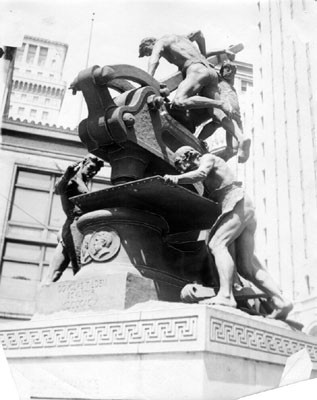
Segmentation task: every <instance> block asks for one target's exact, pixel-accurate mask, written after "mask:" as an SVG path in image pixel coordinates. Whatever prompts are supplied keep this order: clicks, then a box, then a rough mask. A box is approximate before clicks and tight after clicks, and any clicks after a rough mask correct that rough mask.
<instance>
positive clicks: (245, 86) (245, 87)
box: [241, 81, 248, 92]
mask: <svg viewBox="0 0 317 400" xmlns="http://www.w3.org/2000/svg"><path fill="white" fill-rule="evenodd" d="M247 88H248V84H247V82H246V81H241V91H242V92H246V91H247Z"/></svg>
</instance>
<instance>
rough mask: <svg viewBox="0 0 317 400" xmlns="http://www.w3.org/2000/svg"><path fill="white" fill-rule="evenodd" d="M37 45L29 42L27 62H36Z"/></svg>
mask: <svg viewBox="0 0 317 400" xmlns="http://www.w3.org/2000/svg"><path fill="white" fill-rule="evenodd" d="M36 49H37V46H35V45H33V44H29V48H28V52H27V55H26V62H27V63H28V64H33V63H34V58H35V53H36Z"/></svg>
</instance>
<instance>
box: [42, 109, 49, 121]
mask: <svg viewBox="0 0 317 400" xmlns="http://www.w3.org/2000/svg"><path fill="white" fill-rule="evenodd" d="M42 120H43V121H47V120H48V112H47V111H43V112H42Z"/></svg>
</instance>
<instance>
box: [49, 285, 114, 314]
mask: <svg viewBox="0 0 317 400" xmlns="http://www.w3.org/2000/svg"><path fill="white" fill-rule="evenodd" d="M106 286H107V279H104V278H103V279H90V280H86V281H82V282H74V283H69V282H67V283H62V282H61V283H60V284H59V286H58V290H57V291H58V294H59V295H60V298H61V299H62V302H61V307H62V309H63V310H70V311H80V310H87V309H90V308H92V307H94V306H95V305H96V304H97V302H98V290H100V289H102V288H105V287H106Z"/></svg>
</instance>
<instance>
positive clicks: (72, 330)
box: [0, 316, 198, 350]
mask: <svg viewBox="0 0 317 400" xmlns="http://www.w3.org/2000/svg"><path fill="white" fill-rule="evenodd" d="M197 319H198V318H197V317H196V316H193V317H182V318H168V319H158V320H143V321H128V322H125V321H124V322H122V321H121V322H109V323H99V324H83V325H77V326H55V327H54V326H53V327H47V328H37V329H23V330H12V331H6V332H0V341H1V343H2V346H3V348H4V350H26V349H34V348H54V347H66V346H72V347H74V346H88V345H98V346H104V345H122V344H123V345H124V344H139V343H162V342H180V341H193V340H196V339H197Z"/></svg>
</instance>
